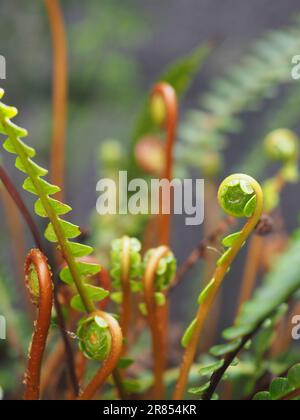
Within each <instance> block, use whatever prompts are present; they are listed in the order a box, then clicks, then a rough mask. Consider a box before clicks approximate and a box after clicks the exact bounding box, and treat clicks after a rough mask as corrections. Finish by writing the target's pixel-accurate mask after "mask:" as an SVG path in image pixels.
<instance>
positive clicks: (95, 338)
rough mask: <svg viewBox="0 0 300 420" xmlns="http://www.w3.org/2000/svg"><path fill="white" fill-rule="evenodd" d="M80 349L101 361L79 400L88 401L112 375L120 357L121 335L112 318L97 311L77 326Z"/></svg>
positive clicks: (117, 325) (116, 323) (121, 347)
mask: <svg viewBox="0 0 300 420" xmlns="http://www.w3.org/2000/svg"><path fill="white" fill-rule="evenodd" d="M78 336H79V339H80V347H81V348H82V350H83V351H84V353H85V354H86V355H87V356H88V357H89V358H92V359H96V360H98V361H99V360H103V363H102V366H101V369H100V370H99V371H98V373H97V374H96V375H95V377H94V378H93V379H92V381H91V382H90V383H89V385H88V386H87V387H86V389H85V390H84V391H83V393H82V394H81V396H80V397H79V399H80V400H90V399H91V398H93V396H94V395H95V393H96V392H97V391H98V390H99V389H100V388H101V387H102V385H103V384H104V382H105V381H106V379H107V378H108V377H109V376H110V375H111V374H112V372H113V371H114V369H115V368H116V366H117V363H118V361H119V359H120V357H121V354H122V349H123V335H122V331H121V328H120V326H119V324H118V322H117V321H116V320H115V319H114V317H113V316H111V315H109V314H107V313H105V312H101V311H97V312H95V313H93V314H91V316H90V317H89V318H87V319H85V320H84V321H83V322H82V323H81V324H80V326H79V330H78Z"/></svg>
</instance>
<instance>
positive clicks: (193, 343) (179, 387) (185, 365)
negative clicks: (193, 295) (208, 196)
mask: <svg viewBox="0 0 300 420" xmlns="http://www.w3.org/2000/svg"><path fill="white" fill-rule="evenodd" d="M253 181H254V180H253ZM251 186H252V188H253V190H254V192H255V194H256V208H255V212H254V214H253V215H252V217H251V218H250V219H249V221H248V222H247V223H246V225H245V226H244V228H243V230H242V231H241V234H240V235H239V237H238V238H237V239H236V241H235V242H234V244H233V246H232V248H231V249H230V252H229V253H228V255H227V257H226V258H225V259H224V260H223V262H222V263H221V264H220V265H219V266H218V267H217V268H216V270H215V274H214V277H213V279H214V282H213V284H212V287H211V290H210V292H209V294H208V296H207V298H206V300H205V301H204V302H203V303H202V304H201V305H199V309H198V312H197V315H196V318H195V325H194V330H193V334H192V336H191V339H190V342H189V344H188V346H187V347H186V349H185V351H184V354H183V359H182V364H181V368H180V375H179V379H178V381H177V384H176V388H175V392H174V399H175V400H180V399H182V398H183V395H184V392H185V389H186V386H187V383H188V377H189V372H190V369H191V366H192V364H193V361H194V359H195V356H196V351H197V347H198V344H199V339H200V337H201V335H202V333H203V329H204V326H205V323H206V321H207V318H208V315H209V314H210V312H211V309H212V307H213V304H214V302H215V299H216V297H217V295H218V292H219V290H220V287H221V285H222V283H223V280H224V278H225V276H226V274H227V272H228V270H229V269H230V266H231V265H232V263H233V261H234V260H235V258H236V257H237V255H238V253H239V251H240V250H241V248H242V247H243V245H244V243H245V242H246V241H247V239H248V237H249V236H250V234H251V233H252V231H253V230H254V229H255V227H256V225H257V223H258V221H259V219H260V217H261V214H262V211H263V193H262V190H261V187H260V185H259V184H258V183H257V182H256V181H255V182H253V183H251Z"/></svg>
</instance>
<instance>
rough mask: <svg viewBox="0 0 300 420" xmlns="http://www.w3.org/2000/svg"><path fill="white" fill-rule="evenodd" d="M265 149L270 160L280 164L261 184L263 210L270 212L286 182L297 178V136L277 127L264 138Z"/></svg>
mask: <svg viewBox="0 0 300 420" xmlns="http://www.w3.org/2000/svg"><path fill="white" fill-rule="evenodd" d="M265 151H266V154H267V155H268V157H269V158H270V159H271V160H272V161H277V162H280V163H281V164H282V167H281V168H280V169H279V171H278V173H277V174H276V175H275V176H274V177H272V178H271V179H269V180H267V181H266V182H265V184H264V186H263V190H264V196H265V211H266V212H268V213H270V212H271V211H273V210H274V209H275V208H276V207H277V206H278V204H279V202H280V192H281V191H282V189H283V188H284V186H285V185H286V183H289V182H290V183H295V182H297V181H298V179H299V168H298V160H299V138H298V136H297V135H296V134H295V133H294V132H293V131H291V130H287V129H278V130H275V131H272V132H271V133H270V134H269V135H268V136H267V137H266V138H265Z"/></svg>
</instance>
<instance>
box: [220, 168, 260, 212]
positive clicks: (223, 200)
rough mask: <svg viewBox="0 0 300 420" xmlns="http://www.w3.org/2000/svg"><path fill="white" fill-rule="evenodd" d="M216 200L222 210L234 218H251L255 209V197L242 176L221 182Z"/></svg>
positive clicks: (248, 183) (249, 185)
mask: <svg viewBox="0 0 300 420" xmlns="http://www.w3.org/2000/svg"><path fill="white" fill-rule="evenodd" d="M218 199H219V203H220V205H221V207H222V208H223V210H224V211H225V212H226V213H227V214H229V215H230V216H234V217H247V218H249V217H251V216H252V215H253V213H254V210H255V208H256V195H255V192H254V189H253V188H252V186H251V183H250V182H248V181H247V179H246V178H245V176H244V175H240V177H239V176H238V175H235V176H234V178H232V179H231V180H228V179H226V180H225V181H224V182H222V184H221V186H220V189H219V193H218Z"/></svg>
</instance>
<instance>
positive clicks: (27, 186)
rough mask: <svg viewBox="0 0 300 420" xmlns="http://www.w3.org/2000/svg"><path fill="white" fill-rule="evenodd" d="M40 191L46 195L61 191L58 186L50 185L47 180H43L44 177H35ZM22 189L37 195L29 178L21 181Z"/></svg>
mask: <svg viewBox="0 0 300 420" xmlns="http://www.w3.org/2000/svg"><path fill="white" fill-rule="evenodd" d="M37 181H38V183H39V185H40V187H41V189H42V191H43V192H44V193H45V194H46V195H53V194H56V193H58V192H60V191H61V189H60V188H59V187H57V186H56V185H52V184H49V182H47V181H45V180H44V179H41V178H38V179H37ZM23 189H24V190H25V191H28V192H30V193H31V194H34V195H39V194H38V192H37V190H36V188H35V186H34V184H33V182H32V180H31V179H30V178H26V179H25V181H24V183H23Z"/></svg>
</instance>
